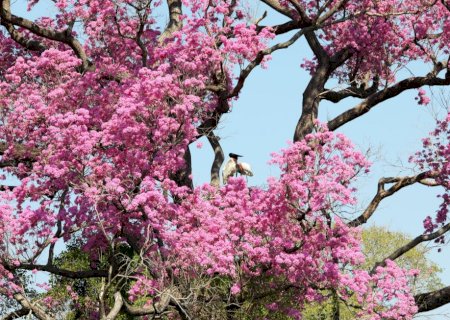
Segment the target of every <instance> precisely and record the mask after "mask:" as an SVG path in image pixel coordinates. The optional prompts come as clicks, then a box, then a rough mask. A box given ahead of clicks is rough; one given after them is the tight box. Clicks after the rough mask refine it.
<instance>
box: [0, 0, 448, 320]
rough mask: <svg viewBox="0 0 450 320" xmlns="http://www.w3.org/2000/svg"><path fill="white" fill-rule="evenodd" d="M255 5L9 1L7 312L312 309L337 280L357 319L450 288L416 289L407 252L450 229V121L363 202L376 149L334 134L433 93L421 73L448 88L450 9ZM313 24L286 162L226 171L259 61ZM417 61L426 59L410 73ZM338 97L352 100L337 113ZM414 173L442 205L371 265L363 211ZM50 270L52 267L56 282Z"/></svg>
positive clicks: (0, 135)
mask: <svg viewBox="0 0 450 320" xmlns="http://www.w3.org/2000/svg"><path fill="white" fill-rule="evenodd" d="M38 2H40V1H39V0H30V1H28V5H29V9H30V10H32V9H33V6H35V5H36V3H38ZM258 2H261V3H262V4H264V6H265V7H266V8H267V12H265V13H264V14H263V15H262V16H261V17H254V16H252V15H251V14H250V13H249V12H251V10H249V4H248V3H245V2H244V1H239V0H166V1H152V0H102V1H99V0H91V1H86V0H53V1H52V2H51V3H48V5H49V6H50V5H51V6H52V7H53V8H54V9H55V10H56V14H55V15H54V16H44V17H40V18H38V19H35V20H32V19H31V18H29V17H27V16H26V14H19V13H17V12H14V10H13V9H12V8H13V7H12V6H11V2H10V0H1V1H0V5H1V7H0V24H1V26H2V27H1V32H0V38H1V42H2V47H1V48H0V122H1V127H0V155H1V160H0V168H1V169H2V170H3V173H4V176H3V177H2V180H3V187H2V189H1V191H0V232H1V235H2V237H1V238H0V295H1V296H2V299H3V302H4V304H5V306H6V307H5V315H4V316H3V319H4V320H6V319H15V318H18V317H20V316H24V315H27V314H30V313H31V314H33V316H35V317H36V318H38V319H41V320H50V319H58V318H64V317H65V316H69V315H70V316H73V317H83V318H84V319H89V318H90V319H105V320H106V319H108V320H112V319H126V318H127V317H128V318H133V317H134V318H136V317H146V316H148V317H149V318H151V317H160V318H161V317H162V318H166V319H245V317H248V315H249V314H250V315H252V314H255V315H256V314H257V311H258V310H257V309H258V308H265V309H267V310H270V311H271V314H269V315H267V317H274V318H276V317H278V316H279V315H283V316H285V317H290V318H292V319H301V318H302V312H303V310H304V308H305V306H306V305H308V304H311V303H315V302H321V301H323V300H324V299H327V298H328V297H329V294H330V293H331V294H332V297H333V299H335V300H336V301H343V302H344V301H352V302H353V303H354V304H355V305H354V308H355V310H357V311H356V316H357V317H359V318H361V319H372V320H377V319H411V318H412V317H413V316H414V315H415V314H417V313H418V312H424V311H428V310H433V309H435V308H438V307H440V306H442V305H445V304H447V303H449V302H450V287H440V288H433V289H432V290H431V288H427V290H428V289H429V291H427V290H424V291H422V290H421V291H420V292H414V291H412V290H411V279H413V278H415V277H417V275H418V270H416V269H414V268H410V266H406V265H402V264H400V263H399V264H397V263H396V260H398V259H401V257H402V256H403V255H404V254H407V253H408V252H411V251H412V250H414V248H415V247H417V245H419V244H420V243H422V242H426V241H435V242H437V243H444V242H445V237H446V233H447V232H448V230H449V229H450V223H449V222H448V220H449V218H448V205H449V202H450V197H449V189H450V182H449V181H450V179H449V177H450V174H449V172H450V169H449V161H448V159H449V155H450V144H449V141H448V139H449V138H448V137H449V131H450V128H449V125H448V123H449V121H450V116H449V117H447V118H445V119H440V120H439V121H438V122H437V124H436V129H435V131H433V132H431V133H430V136H429V137H425V139H424V140H423V148H422V149H421V150H417V153H416V154H414V155H412V156H411V159H410V162H411V165H415V166H416V167H417V168H418V171H417V173H416V174H414V175H411V176H398V177H381V178H380V180H379V183H378V186H377V188H376V193H375V195H374V197H373V199H372V200H371V201H370V203H369V205H368V206H367V208H364V209H363V210H359V211H358V212H357V213H356V214H349V213H348V212H349V210H346V209H347V208H348V207H352V206H356V204H357V199H356V197H355V181H356V179H357V178H358V176H360V175H362V174H365V173H367V172H368V171H369V170H370V162H369V161H368V160H367V159H366V157H365V155H364V154H363V153H362V152H361V151H359V150H357V149H356V148H355V147H354V146H353V144H352V142H351V141H350V140H349V139H348V138H346V137H345V136H344V135H343V134H342V133H339V132H338V130H337V129H339V128H340V127H342V126H344V125H346V124H347V123H349V122H351V121H357V119H358V118H359V117H361V116H363V115H364V114H366V113H368V112H370V111H371V110H372V109H373V108H376V107H377V106H379V105H381V104H382V103H383V102H385V101H387V100H389V99H391V98H393V97H395V96H397V95H399V94H401V93H403V92H405V91H408V90H413V89H418V103H419V104H427V103H429V102H430V99H429V98H428V97H427V95H426V91H425V90H424V89H423V87H424V86H447V85H450V66H449V63H448V61H449V56H450V51H449V49H450V48H449V45H450V19H449V18H450V3H449V2H448V1H447V0H441V1H438V0H411V1H401V0H312V1H303V0H261V1H258ZM267 15H281V16H282V17H283V19H284V22H283V23H280V24H276V25H270V24H266V23H265V18H266V16H267ZM286 37H287V38H286ZM281 38H283V39H284V40H281ZM302 38H304V39H305V40H306V41H305V45H307V46H308V47H309V48H310V50H311V52H312V56H305V62H304V63H303V64H302V67H303V68H304V69H306V70H307V71H309V73H310V78H309V79H307V81H308V85H307V87H306V89H305V91H304V92H303V97H302V99H301V102H299V104H300V105H301V110H302V113H301V116H300V118H299V119H298V123H297V126H296V127H295V128H292V132H293V139H292V142H291V143H290V144H289V145H288V146H287V147H286V148H285V149H283V150H280V151H278V152H277V153H275V154H274V155H273V157H272V161H271V162H272V165H274V166H276V167H278V168H279V169H280V172H281V173H280V175H279V177H274V178H269V179H268V181H267V185H266V186H261V187H249V186H248V185H247V183H246V182H245V180H244V179H243V178H242V177H238V178H230V179H229V180H228V181H227V183H226V184H225V185H224V184H222V183H221V181H220V175H219V173H220V168H221V166H222V164H223V161H224V152H223V150H222V147H221V144H220V136H219V135H220V134H219V133H218V131H217V130H216V129H217V127H218V125H219V124H220V121H221V117H222V116H223V115H224V114H225V113H228V112H230V111H231V105H232V103H233V102H234V101H235V100H237V99H239V94H240V93H241V91H242V90H243V88H244V86H245V84H246V82H247V81H248V76H249V75H250V74H251V73H252V71H253V70H254V69H255V68H257V67H260V66H268V67H270V65H268V60H269V59H270V55H271V54H272V53H274V52H275V51H278V50H283V49H287V48H288V47H290V46H291V45H292V44H294V43H295V42H297V41H299V39H302ZM286 39H287V40H286ZM305 52H307V51H306V50H305ZM414 62H420V63H422V64H424V65H426V66H427V68H428V71H427V73H425V74H423V75H418V76H416V75H414V76H407V77H399V72H398V71H399V70H402V69H405V68H407V67H408V65H409V64H410V63H414ZM336 82H338V83H339V89H329V87H328V86H329V85H330V84H333V83H336ZM355 99H356V100H357V101H358V102H357V103H356V104H354V101H355ZM324 101H329V102H333V103H348V104H350V106H349V107H348V108H347V109H346V111H344V112H343V113H341V114H339V115H338V116H336V117H334V118H332V119H330V120H329V121H327V122H326V123H322V122H320V121H319V119H318V113H319V109H320V107H321V106H322V105H323V104H322V103H323V102H324ZM202 137H206V138H207V139H208V141H209V143H210V144H211V147H212V152H213V153H214V161H213V163H212V164H211V183H210V184H206V185H200V186H198V187H194V186H193V182H192V172H191V171H192V170H191V168H192V163H191V156H190V151H189V146H190V145H191V144H193V143H195V142H196V141H197V140H198V139H200V138H202ZM230 151H231V150H230ZM274 151H276V150H274ZM9 177H14V178H16V179H18V180H19V181H20V182H19V183H18V184H17V185H14V186H11V185H8V183H7V182H8V181H10V180H9ZM413 184H424V185H427V186H430V187H431V186H440V188H441V190H442V194H441V199H442V204H441V205H440V207H439V208H436V210H437V213H436V215H435V216H429V217H427V218H426V219H425V222H424V230H423V234H421V235H418V236H417V237H416V238H414V239H412V240H410V241H408V242H406V243H404V244H398V247H397V248H393V251H392V252H390V253H389V254H387V255H386V256H384V257H380V258H379V260H378V259H377V261H371V262H372V264H373V265H372V267H371V268H367V263H366V262H365V257H364V254H363V248H362V245H361V243H362V242H361V227H362V225H364V224H365V223H366V222H367V221H369V220H370V219H371V218H372V216H373V214H374V213H375V211H376V210H377V208H378V206H379V205H380V203H381V202H382V201H383V200H384V199H385V198H387V197H390V196H393V195H394V194H395V193H397V192H399V191H400V190H401V189H403V188H405V187H408V186H410V185H413ZM57 245H63V246H65V248H67V250H65V251H64V252H63V253H61V254H59V255H58V253H57V250H56V249H55V248H56V246H57ZM75 258H76V259H75ZM71 260H73V261H75V262H76V263H73V264H71V263H70V261H71ZM68 262H69V263H68ZM36 272H46V273H49V274H50V275H51V279H50V282H49V283H44V284H40V287H41V288H42V290H43V291H44V292H43V293H38V292H35V291H34V290H33V289H32V288H33V286H36V284H33V282H32V281H31V280H32V279H31V278H30V277H29V275H30V273H36ZM52 281H53V282H52ZM57 284H66V287H65V290H66V291H67V292H64V294H62V293H61V286H60V285H57ZM58 290H60V292H59V293H58ZM93 296H94V297H95V298H92V297H93ZM261 302H264V305H263V304H262V303H261ZM281 302H283V303H281ZM286 302H288V303H286ZM334 314H335V315H334V319H339V314H338V313H334Z"/></svg>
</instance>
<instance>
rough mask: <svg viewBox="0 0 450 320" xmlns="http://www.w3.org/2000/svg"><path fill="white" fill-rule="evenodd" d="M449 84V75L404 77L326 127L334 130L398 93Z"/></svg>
mask: <svg viewBox="0 0 450 320" xmlns="http://www.w3.org/2000/svg"><path fill="white" fill-rule="evenodd" d="M446 85H450V76H448V74H447V76H446V77H445V79H441V78H437V77H432V76H426V77H411V78H408V79H404V80H402V81H400V82H398V83H396V84H395V85H393V86H390V87H388V88H385V89H384V90H381V91H378V92H376V93H374V94H372V95H370V96H369V97H368V98H367V99H365V100H364V101H363V102H361V103H360V104H358V105H357V106H356V107H354V108H352V109H349V110H347V111H345V112H343V113H341V114H340V115H338V116H337V117H335V118H334V119H332V120H330V121H329V122H328V128H329V129H330V130H336V129H337V128H339V127H341V126H343V125H344V124H346V123H347V122H350V121H352V120H354V119H356V118H358V117H360V116H362V115H363V114H365V113H367V112H369V111H370V110H371V109H372V108H373V107H375V106H376V105H378V104H380V103H381V102H384V101H386V100H388V99H390V98H393V97H395V96H397V95H399V94H400V93H402V92H404V91H406V90H410V89H417V88H420V87H423V86H446Z"/></svg>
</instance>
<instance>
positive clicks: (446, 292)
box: [414, 286, 450, 312]
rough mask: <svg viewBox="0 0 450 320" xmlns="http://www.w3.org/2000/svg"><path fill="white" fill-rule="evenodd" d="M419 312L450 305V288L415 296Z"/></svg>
mask: <svg viewBox="0 0 450 320" xmlns="http://www.w3.org/2000/svg"><path fill="white" fill-rule="evenodd" d="M414 300H415V301H416V305H417V307H418V308H419V310H418V312H425V311H430V310H433V309H436V308H439V307H442V306H443V305H445V304H447V303H450V286H448V287H445V288H442V289H439V290H435V291H432V292H427V293H421V294H418V295H415V296H414Z"/></svg>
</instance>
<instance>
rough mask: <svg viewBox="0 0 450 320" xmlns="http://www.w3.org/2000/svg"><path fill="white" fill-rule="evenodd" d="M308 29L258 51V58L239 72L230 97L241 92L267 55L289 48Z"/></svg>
mask: <svg viewBox="0 0 450 320" xmlns="http://www.w3.org/2000/svg"><path fill="white" fill-rule="evenodd" d="M305 30H306V29H302V30H299V31H298V32H297V33H295V34H294V35H293V36H292V37H291V38H290V39H289V40H287V41H285V42H282V43H278V44H276V45H274V46H273V47H270V48H267V49H266V50H263V51H260V52H258V54H257V56H256V58H255V59H254V60H253V61H252V62H250V63H249V64H248V65H247V67H245V68H244V69H243V70H242V71H241V73H240V74H239V78H238V82H237V84H236V86H235V87H234V88H233V90H232V91H231V92H230V93H229V94H228V98H232V97H235V96H237V95H238V94H239V92H240V91H241V89H242V87H243V86H244V82H245V80H246V79H247V77H248V76H249V74H250V73H251V72H252V70H253V69H254V68H255V67H256V66H258V65H259V64H260V63H261V62H262V61H263V59H264V57H265V56H267V55H269V54H272V53H273V52H275V51H277V50H281V49H286V48H289V47H290V46H291V45H292V44H294V43H295V42H296V41H297V40H298V39H300V37H301V36H303V35H304V34H305Z"/></svg>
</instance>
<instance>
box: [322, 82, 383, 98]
mask: <svg viewBox="0 0 450 320" xmlns="http://www.w3.org/2000/svg"><path fill="white" fill-rule="evenodd" d="M378 85H379V83H378V81H374V82H373V84H372V85H371V86H370V88H367V89H366V88H363V87H356V86H350V87H348V88H345V89H342V90H339V91H333V90H327V89H325V91H324V92H323V93H322V94H320V98H321V99H323V100H328V101H330V102H333V103H338V102H340V101H341V100H344V99H346V98H349V97H353V98H360V99H365V98H368V97H369V96H370V95H372V94H374V93H375V92H376V91H377V89H378Z"/></svg>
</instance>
